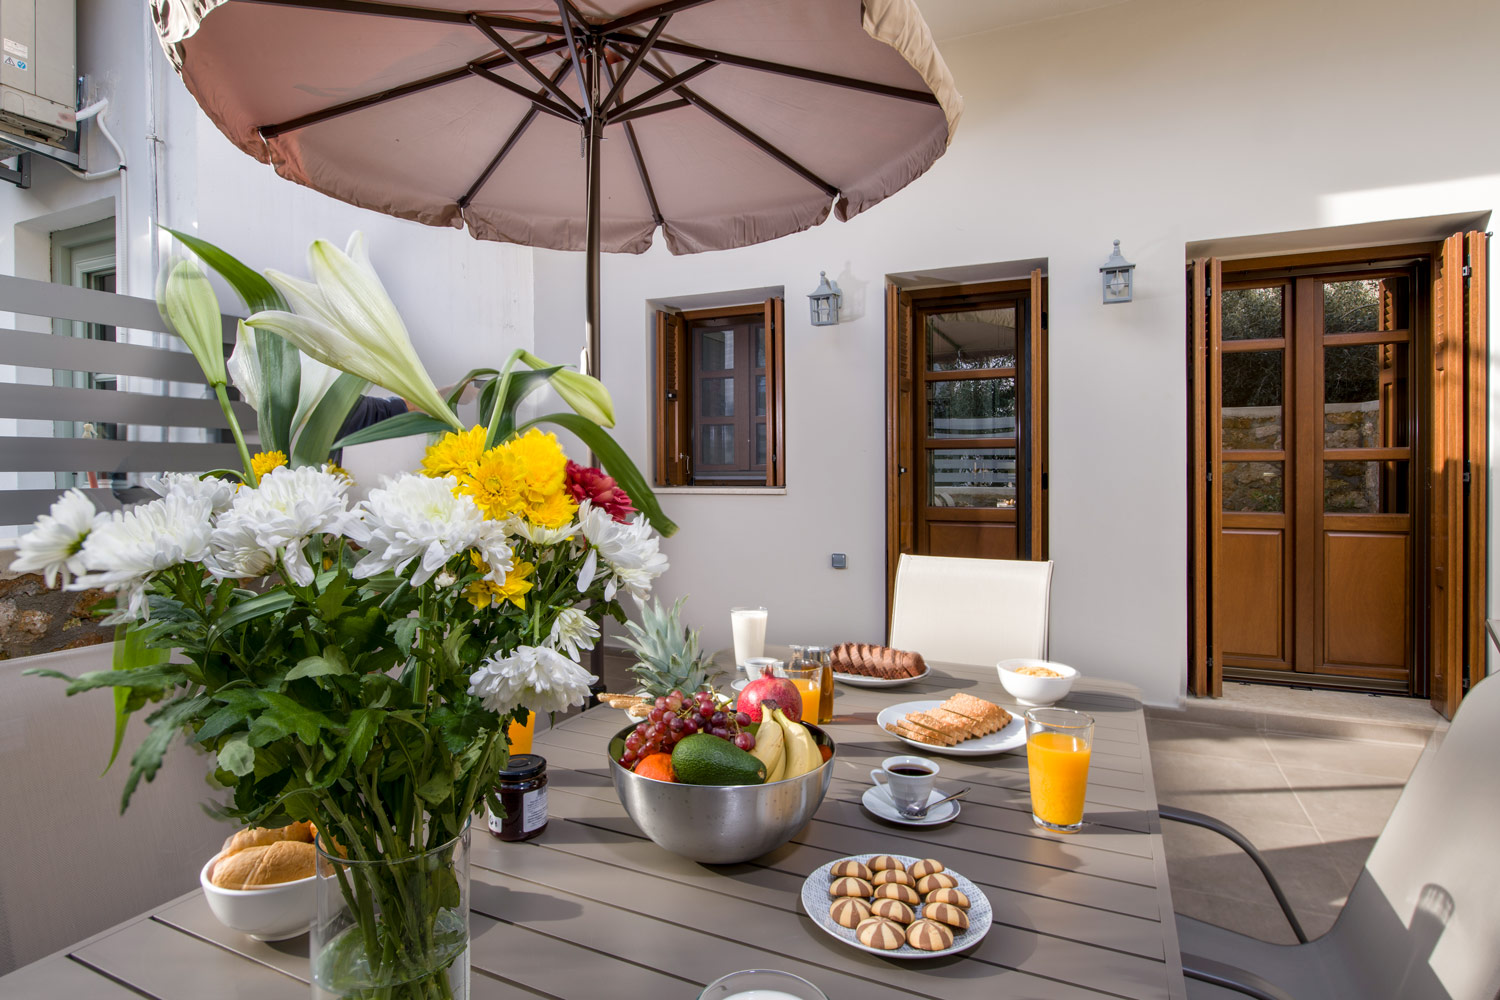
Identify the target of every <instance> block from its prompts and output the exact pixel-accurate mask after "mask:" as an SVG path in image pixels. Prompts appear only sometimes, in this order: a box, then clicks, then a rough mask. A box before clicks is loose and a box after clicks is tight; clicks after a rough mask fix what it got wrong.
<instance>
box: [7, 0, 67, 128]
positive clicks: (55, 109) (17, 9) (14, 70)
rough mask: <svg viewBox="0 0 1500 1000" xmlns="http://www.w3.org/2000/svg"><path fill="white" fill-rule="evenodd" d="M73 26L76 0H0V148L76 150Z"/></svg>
mask: <svg viewBox="0 0 1500 1000" xmlns="http://www.w3.org/2000/svg"><path fill="white" fill-rule="evenodd" d="M76 28H77V3H76V0H0V146H4V145H5V144H6V143H7V140H9V139H12V138H17V139H20V140H21V141H20V142H18V143H16V144H15V145H16V146H18V147H20V148H25V149H36V148H37V144H41V145H45V146H52V147H55V148H57V149H60V150H74V149H77V148H78V146H77V138H78V119H77V114H76V112H77V108H78V103H77V101H78V54H77V31H76ZM39 151H43V152H44V151H45V150H39Z"/></svg>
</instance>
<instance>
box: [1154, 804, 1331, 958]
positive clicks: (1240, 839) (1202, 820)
mask: <svg viewBox="0 0 1500 1000" xmlns="http://www.w3.org/2000/svg"><path fill="white" fill-rule="evenodd" d="M1156 811H1157V815H1159V816H1161V818H1162V819H1165V820H1171V821H1172V822H1174V823H1183V824H1186V825H1187V826H1200V827H1202V828H1203V829H1205V830H1212V831H1213V832H1214V833H1217V834H1218V835H1219V836H1221V837H1224V838H1225V839H1227V840H1229V841H1230V842H1231V843H1233V844H1234V845H1235V846H1236V847H1238V848H1239V849H1240V850H1242V851H1244V852H1245V853H1246V854H1247V855H1249V857H1250V860H1251V861H1254V862H1255V867H1257V868H1259V869H1260V873H1261V874H1262V875H1264V876H1265V877H1266V884H1267V885H1269V886H1270V887H1271V895H1273V896H1275V897H1276V903H1277V905H1279V906H1280V907H1281V912H1282V913H1283V914H1284V915H1285V916H1286V922H1287V923H1289V924H1291V925H1292V933H1293V934H1295V935H1297V940H1298V941H1299V942H1301V943H1302V944H1307V932H1306V931H1304V930H1303V929H1302V924H1301V923H1300V922H1299V921H1298V920H1297V915H1296V914H1295V913H1293V912H1292V904H1291V903H1289V902H1287V898H1286V893H1284V892H1282V891H1281V883H1280V882H1277V881H1276V876H1275V875H1273V874H1271V866H1270V865H1268V864H1266V859H1265V858H1263V857H1261V854H1260V852H1259V851H1257V850H1256V849H1255V845H1254V844H1252V843H1250V841H1249V840H1248V839H1247V838H1246V837H1245V835H1244V834H1243V833H1240V831H1238V830H1236V829H1235V828H1234V827H1232V826H1230V825H1229V824H1228V823H1225V822H1223V821H1221V820H1217V819H1214V818H1213V817H1212V816H1205V815H1204V814H1203V813H1200V812H1193V811H1192V810H1191V809H1178V808H1176V807H1175V806H1159V807H1158V808H1157V810H1156Z"/></svg>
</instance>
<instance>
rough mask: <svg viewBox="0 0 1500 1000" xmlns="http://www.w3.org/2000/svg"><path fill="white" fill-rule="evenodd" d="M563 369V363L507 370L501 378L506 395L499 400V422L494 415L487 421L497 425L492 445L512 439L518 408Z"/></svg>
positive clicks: (490, 439) (501, 384)
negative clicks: (547, 366)
mask: <svg viewBox="0 0 1500 1000" xmlns="http://www.w3.org/2000/svg"><path fill="white" fill-rule="evenodd" d="M562 370H563V368H562V365H554V366H552V367H551V368H537V369H531V368H523V369H521V370H520V371H512V372H506V374H505V375H504V377H502V378H501V379H500V390H499V391H500V392H501V393H503V394H504V395H503V397H502V398H501V399H500V400H499V406H500V414H499V423H498V424H495V423H494V417H493V415H491V417H490V420H489V421H487V423H490V424H491V425H492V426H494V427H495V433H494V434H493V435H492V436H491V437H490V438H489V441H490V443H491V444H492V445H493V444H498V443H500V442H501V441H508V440H510V437H511V435H512V434H514V433H516V409H517V408H518V407H519V406H520V405H521V403H522V401H523V400H525V399H526V397H527V396H529V395H531V394H532V393H533V392H536V391H537V390H538V389H540V388H541V387H542V386H544V385H546V384H547V383H548V382H549V381H550V380H551V379H552V376H554V375H556V374H557V373H558V372H560V371H562Z"/></svg>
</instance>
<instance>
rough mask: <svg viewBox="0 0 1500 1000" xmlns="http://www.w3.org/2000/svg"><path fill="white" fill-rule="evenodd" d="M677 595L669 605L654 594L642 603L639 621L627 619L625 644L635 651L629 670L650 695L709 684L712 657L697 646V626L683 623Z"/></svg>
mask: <svg viewBox="0 0 1500 1000" xmlns="http://www.w3.org/2000/svg"><path fill="white" fill-rule="evenodd" d="M686 601H687V598H686V597H680V598H678V599H677V602H676V603H675V604H673V605H672V606H671V608H665V607H663V606H662V603H661V602H660V601H659V600H657V599H656V598H652V599H651V603H649V604H644V605H642V606H641V622H640V624H636V623H635V622H626V623H625V630H626V631H627V632H629V633H630V637H629V638H627V639H626V640H625V645H626V646H628V647H629V648H630V651H631V652H633V653H635V656H636V662H635V663H634V664H632V665H631V667H630V672H631V673H632V674H634V675H635V678H636V680H638V681H640V683H641V686H642V687H644V688H645V689H646V691H647V692H648V693H649V694H651V695H652V696H653V697H661V696H663V695H666V694H668V693H670V692H671V691H673V690H680V691H683V692H685V693H686V692H691V691H696V690H698V689H699V688H701V687H704V686H705V685H707V684H708V681H709V672H710V670H711V668H712V661H711V660H710V658H709V657H707V656H705V655H704V654H703V653H702V651H701V650H700V649H699V648H698V630H697V629H687V628H685V627H684V626H683V624H682V605H683V604H684V603H685V602H686Z"/></svg>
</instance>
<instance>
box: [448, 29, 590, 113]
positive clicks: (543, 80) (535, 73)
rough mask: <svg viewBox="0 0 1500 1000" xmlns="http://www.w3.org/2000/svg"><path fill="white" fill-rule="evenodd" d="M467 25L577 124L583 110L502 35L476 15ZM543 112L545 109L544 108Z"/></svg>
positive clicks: (570, 40)
mask: <svg viewBox="0 0 1500 1000" xmlns="http://www.w3.org/2000/svg"><path fill="white" fill-rule="evenodd" d="M469 23H471V24H473V25H474V27H476V28H478V29H479V30H480V31H482V32H484V36H485V37H486V38H488V39H489V40H490V41H492V42H494V43H495V47H496V48H498V49H500V51H502V52H504V53H505V54H506V55H508V56H510V59H511V62H513V63H515V64H516V65H517V66H519V67H521V69H523V70H525V71H526V75H527V76H529V77H531V78H532V79H533V80H535V81H536V82H537V83H539V84H541V85H542V89H543V90H545V91H546V92H547V93H549V94H551V95H552V96H553V97H555V98H557V100H558V101H559V102H561V104H562V106H563V107H564V108H567V109H568V112H569V116H570V117H571V118H572V120H573V121H575V122H577V121H581V120H582V119H583V109H582V108H580V107H579V106H578V105H577V104H576V103H574V101H573V99H572V98H571V97H569V96H568V95H567V94H565V93H564V92H563V89H562V88H561V87H559V86H558V85H557V84H555V83H553V82H552V81H551V80H550V79H549V78H548V77H547V74H546V73H543V72H542V71H541V70H539V69H537V68H536V64H535V63H533V62H532V61H531V60H530V59H527V58H526V57H525V56H524V55H522V54H521V52H520V51H519V50H518V49H517V48H516V47H515V46H514V45H513V44H511V43H510V41H508V40H507V39H506V38H505V36H504V35H502V34H500V32H498V31H496V30H495V29H494V28H492V27H490V25H489V24H488V23H487V22H486V21H484V20H483V19H481V18H480V17H479V15H477V14H473V15H470V17H469ZM567 44H568V45H570V46H571V45H572V39H571V38H568V40H567ZM496 82H499V78H498V77H497V78H496ZM506 83H509V81H506ZM518 86H519V85H518ZM521 92H522V93H526V90H525V88H521ZM543 110H546V109H545V108H544V109H543Z"/></svg>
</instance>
